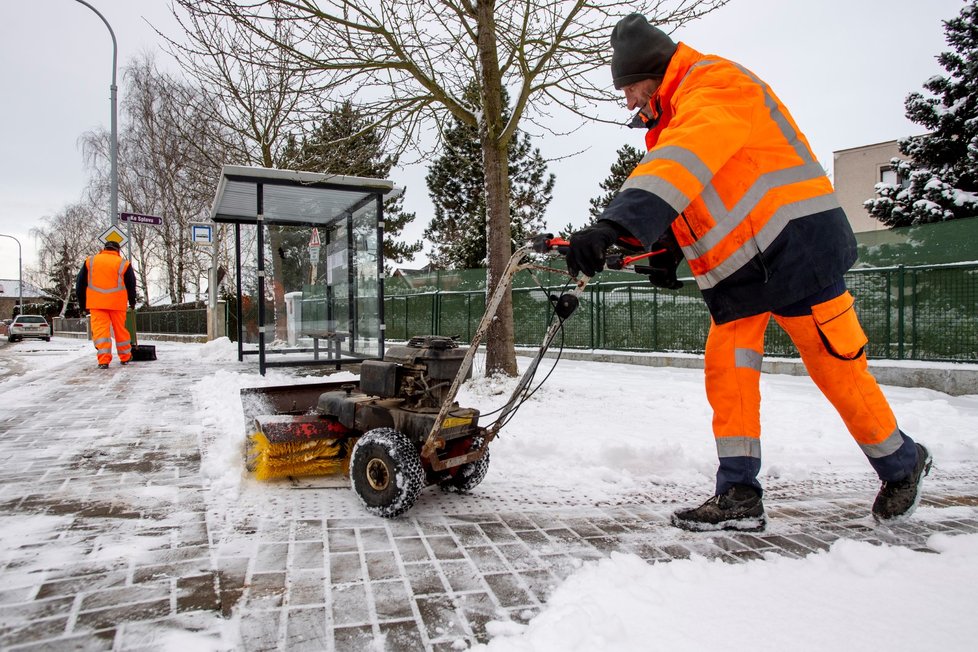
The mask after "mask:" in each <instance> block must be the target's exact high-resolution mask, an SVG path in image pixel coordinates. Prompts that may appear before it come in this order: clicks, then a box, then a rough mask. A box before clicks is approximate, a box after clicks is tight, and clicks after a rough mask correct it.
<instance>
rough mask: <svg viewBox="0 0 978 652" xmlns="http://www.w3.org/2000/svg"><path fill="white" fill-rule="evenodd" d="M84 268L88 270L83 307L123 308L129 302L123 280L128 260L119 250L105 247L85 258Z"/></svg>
mask: <svg viewBox="0 0 978 652" xmlns="http://www.w3.org/2000/svg"><path fill="white" fill-rule="evenodd" d="M85 269H86V271H87V272H88V274H87V277H88V287H87V288H86V289H85V308H88V309H89V310H92V309H96V310H99V309H101V310H125V309H126V303H128V302H130V301H129V297H130V292H129V291H128V290H127V288H126V280H125V277H126V272H127V271H128V270H129V261H128V260H126V259H125V258H123V257H122V255H121V254H120V253H119V252H117V251H111V250H108V249H105V250H102V251H100V252H99V253H97V254H95V255H94V256H90V257H88V258H87V259H85ZM134 301H135V297H134V295H133V301H132V302H134Z"/></svg>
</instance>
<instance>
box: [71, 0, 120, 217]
mask: <svg viewBox="0 0 978 652" xmlns="http://www.w3.org/2000/svg"><path fill="white" fill-rule="evenodd" d="M75 2H78V3H81V4H83V5H85V6H86V7H88V8H89V9H91V10H92V11H94V12H95V13H96V14H98V17H99V18H101V19H102V22H103V23H105V26H106V27H107V28H108V29H109V35H110V36H111V37H112V85H111V86H110V87H109V97H110V99H111V100H112V119H111V123H110V124H111V126H110V130H111V136H110V141H109V223H110V224H112V225H113V226H115V224H116V223H118V221H119V169H118V156H119V146H118V141H117V131H116V85H115V71H116V59H117V56H118V47H117V45H116V40H115V32H113V31H112V26H111V25H109V21H107V20H106V19H105V16H103V15H102V13H101V12H100V11H99V10H98V9H96V8H95V7H93V6H92V5H90V4H89V3H87V2H85V0H75Z"/></svg>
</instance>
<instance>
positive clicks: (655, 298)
mask: <svg viewBox="0 0 978 652" xmlns="http://www.w3.org/2000/svg"><path fill="white" fill-rule="evenodd" d="M652 350H653V351H658V350H659V288H657V287H656V286H654V285H653V286H652Z"/></svg>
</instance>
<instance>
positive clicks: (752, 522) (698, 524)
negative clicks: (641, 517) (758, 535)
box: [672, 484, 767, 532]
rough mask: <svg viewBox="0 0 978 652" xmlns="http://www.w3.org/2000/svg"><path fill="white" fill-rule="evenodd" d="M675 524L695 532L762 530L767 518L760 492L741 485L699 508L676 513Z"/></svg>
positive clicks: (673, 518) (674, 516)
mask: <svg viewBox="0 0 978 652" xmlns="http://www.w3.org/2000/svg"><path fill="white" fill-rule="evenodd" d="M672 524H673V525H675V526H676V527H678V528H680V529H683V530H690V531H692V532H713V531H716V530H740V531H741V532H759V531H761V530H763V529H764V526H765V525H766V524H767V519H766V518H765V517H764V504H763V503H761V493H760V492H759V491H758V490H757V489H755V488H754V487H751V486H750V485H743V484H738V485H734V486H733V487H731V488H730V489H728V490H727V492H726V493H723V494H720V495H719V496H714V497H713V498H710V499H709V500H708V501H706V502H705V503H703V504H702V505H700V506H699V507H694V508H692V509H683V510H680V511H678V512H675V513H674V514H673V515H672Z"/></svg>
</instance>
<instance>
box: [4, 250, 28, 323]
mask: <svg viewBox="0 0 978 652" xmlns="http://www.w3.org/2000/svg"><path fill="white" fill-rule="evenodd" d="M0 238H10V239H11V240H13V241H14V242H16V243H17V289H18V290H19V292H20V297H19V298H18V302H19V303H18V305H19V306H20V308H19V310H18V311H17V314H18V315H23V314H24V267H23V254H22V251H21V248H20V240H18V239H17V238H15V237H14V236H12V235H7V234H6V233H0Z"/></svg>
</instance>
